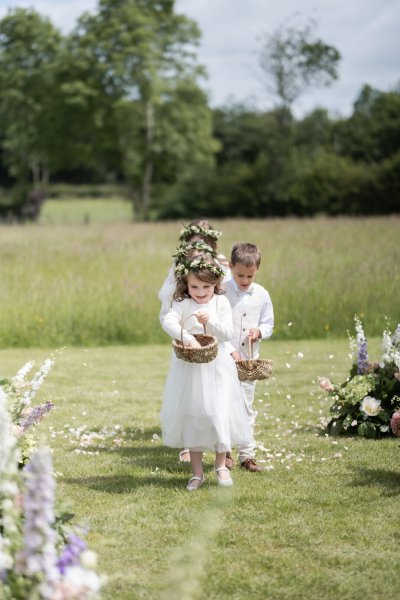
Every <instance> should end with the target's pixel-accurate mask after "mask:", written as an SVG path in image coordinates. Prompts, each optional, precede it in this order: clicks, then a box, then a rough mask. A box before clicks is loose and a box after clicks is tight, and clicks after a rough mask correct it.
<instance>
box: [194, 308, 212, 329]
mask: <svg viewBox="0 0 400 600" xmlns="http://www.w3.org/2000/svg"><path fill="white" fill-rule="evenodd" d="M196 317H197V320H198V322H199V323H201V324H202V325H205V324H206V323H208V320H209V318H210V316H209V314H208V313H206V312H204V311H201V310H200V311H199V312H198V313H196Z"/></svg>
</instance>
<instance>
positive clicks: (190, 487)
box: [186, 475, 204, 492]
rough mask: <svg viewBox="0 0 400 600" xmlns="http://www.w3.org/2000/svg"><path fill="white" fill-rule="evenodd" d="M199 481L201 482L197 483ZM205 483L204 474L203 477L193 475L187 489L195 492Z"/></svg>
mask: <svg viewBox="0 0 400 600" xmlns="http://www.w3.org/2000/svg"><path fill="white" fill-rule="evenodd" d="M197 482H199V483H197ZM203 483H204V475H203V477H196V476H193V477H191V478H190V479H189V481H188V484H187V486H186V489H187V490H188V491H189V492H195V491H196V490H198V489H199V487H200V486H202V485H203Z"/></svg>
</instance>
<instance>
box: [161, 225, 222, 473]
mask: <svg viewBox="0 0 400 600" xmlns="http://www.w3.org/2000/svg"><path fill="white" fill-rule="evenodd" d="M220 236H221V232H220V231H216V230H215V229H214V228H213V227H212V226H211V224H210V223H209V222H208V221H207V220H206V219H198V220H196V221H192V222H191V223H189V225H186V226H185V227H184V228H183V229H182V231H181V232H180V234H179V244H180V246H179V248H178V251H177V253H176V254H175V255H174V258H175V261H174V263H173V265H172V266H171V267H170V269H169V271H168V275H167V277H166V278H165V280H164V283H163V284H162V286H161V289H160V291H159V292H158V298H159V300H160V302H161V310H160V322H161V324H162V321H163V319H164V317H165V315H166V314H167V312H168V311H169V309H170V308H171V304H172V300H173V296H174V292H175V288H176V279H175V274H174V269H175V267H176V266H177V265H178V264H179V263H180V262H182V260H188V259H190V258H194V257H195V256H196V255H199V254H209V255H210V256H212V257H213V258H215V259H216V262H217V263H218V265H219V266H220V267H221V268H222V269H223V271H224V278H223V283H224V284H225V283H226V282H227V281H229V279H230V278H231V273H230V270H229V261H228V260H227V259H226V258H225V256H224V255H223V254H217V244H218V239H219V237H220ZM179 460H180V461H181V462H190V455H189V450H188V448H184V449H183V450H181V451H180V452H179ZM227 464H228V465H229V467H231V466H232V464H233V461H232V458H231V457H230V456H229V458H228V459H227Z"/></svg>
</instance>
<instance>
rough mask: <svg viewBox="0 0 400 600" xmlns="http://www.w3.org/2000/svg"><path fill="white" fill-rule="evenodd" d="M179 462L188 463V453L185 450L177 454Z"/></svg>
mask: <svg viewBox="0 0 400 600" xmlns="http://www.w3.org/2000/svg"><path fill="white" fill-rule="evenodd" d="M179 461H180V462H183V463H189V462H190V452H189V450H188V449H187V448H185V449H184V450H181V451H180V452H179Z"/></svg>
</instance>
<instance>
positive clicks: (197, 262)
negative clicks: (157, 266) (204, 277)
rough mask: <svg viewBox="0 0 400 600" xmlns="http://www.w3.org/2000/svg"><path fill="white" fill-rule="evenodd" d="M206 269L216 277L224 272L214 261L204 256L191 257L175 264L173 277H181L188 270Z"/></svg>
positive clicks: (186, 273)
mask: <svg viewBox="0 0 400 600" xmlns="http://www.w3.org/2000/svg"><path fill="white" fill-rule="evenodd" d="M203 270H207V271H210V272H211V273H213V274H214V275H215V276H216V277H223V276H224V274H225V272H224V270H223V269H222V268H221V267H219V266H218V265H217V264H216V263H215V262H213V261H212V260H210V259H209V258H207V257H205V256H200V257H197V258H193V259H192V260H189V261H182V262H180V263H179V264H178V265H176V267H175V269H174V275H175V279H177V280H179V279H183V277H186V275H188V273H189V271H194V272H196V271H203Z"/></svg>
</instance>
